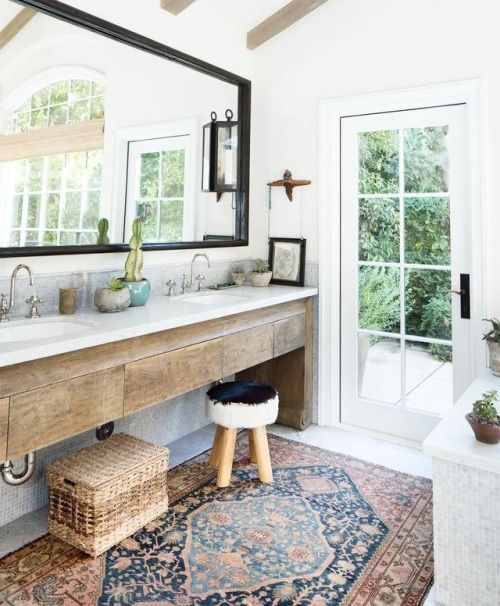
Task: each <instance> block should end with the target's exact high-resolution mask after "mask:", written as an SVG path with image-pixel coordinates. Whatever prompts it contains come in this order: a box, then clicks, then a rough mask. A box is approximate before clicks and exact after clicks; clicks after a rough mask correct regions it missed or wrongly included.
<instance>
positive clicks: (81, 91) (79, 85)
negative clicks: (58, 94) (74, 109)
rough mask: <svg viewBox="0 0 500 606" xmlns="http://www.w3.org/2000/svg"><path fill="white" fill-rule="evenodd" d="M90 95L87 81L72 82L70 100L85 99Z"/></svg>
mask: <svg viewBox="0 0 500 606" xmlns="http://www.w3.org/2000/svg"><path fill="white" fill-rule="evenodd" d="M89 95H90V82H89V81H88V80H72V81H71V92H70V100H71V101H78V100H79V99H86V98H87V97H88V96H89Z"/></svg>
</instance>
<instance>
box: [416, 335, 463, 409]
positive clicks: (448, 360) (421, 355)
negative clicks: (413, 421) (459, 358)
mask: <svg viewBox="0 0 500 606" xmlns="http://www.w3.org/2000/svg"><path fill="white" fill-rule="evenodd" d="M452 406H453V366H452V348H451V347H450V346H448V345H429V344H427V343H410V342H408V343H406V407H407V408H410V409H413V410H420V411H424V412H429V413H433V414H439V415H444V414H446V413H447V412H448V411H449V410H450V408H451V407H452Z"/></svg>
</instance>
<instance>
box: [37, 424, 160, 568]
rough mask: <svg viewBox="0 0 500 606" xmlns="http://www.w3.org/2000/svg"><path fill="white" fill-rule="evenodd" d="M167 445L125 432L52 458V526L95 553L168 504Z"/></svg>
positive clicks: (57, 533) (54, 531) (66, 538)
mask: <svg viewBox="0 0 500 606" xmlns="http://www.w3.org/2000/svg"><path fill="white" fill-rule="evenodd" d="M168 455H169V452H168V449H167V448H161V447H159V446H154V445H153V444H148V443H147V442H143V441H142V440H139V439H137V438H133V437H132V436H128V435H126V434H117V435H115V436H111V438H109V439H108V440H106V441H105V442H99V443H98V444H95V445H94V446H91V447H89V448H84V449H83V450H80V451H79V452H77V453H75V454H73V455H71V456H69V457H66V458H63V459H58V460H57V461H53V462H52V463H51V464H50V465H49V466H48V476H49V503H50V505H49V532H51V533H52V534H53V535H55V536H56V537H58V538H60V539H62V540H63V541H65V542H66V543H69V544H70V545H74V546H75V547H78V548H79V549H81V550H82V551H84V552H85V553H88V554H90V555H91V556H93V557H96V556H98V555H100V554H101V553H104V552H105V551H106V550H107V549H109V548H110V547H111V546H112V545H115V544H116V543H119V542H120V541H122V540H123V539H125V538H126V537H128V536H130V535H131V534H133V533H134V532H136V531H137V530H139V529H140V528H142V527H143V526H144V525H145V524H147V523H148V522H150V521H151V520H154V519H155V518H157V517H158V516H160V515H161V514H162V513H164V512H165V511H166V510H167V509H168V495H167V468H168Z"/></svg>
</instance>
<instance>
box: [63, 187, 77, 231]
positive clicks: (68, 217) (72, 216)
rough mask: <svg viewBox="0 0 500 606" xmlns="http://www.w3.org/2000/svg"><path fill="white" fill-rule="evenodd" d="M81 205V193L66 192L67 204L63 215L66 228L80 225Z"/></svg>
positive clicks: (74, 227)
mask: <svg viewBox="0 0 500 606" xmlns="http://www.w3.org/2000/svg"><path fill="white" fill-rule="evenodd" d="M80 205H81V194H80V193H79V192H68V193H67V194H66V204H65V206H64V210H63V216H62V225H63V227H64V228H65V229H77V228H78V227H80Z"/></svg>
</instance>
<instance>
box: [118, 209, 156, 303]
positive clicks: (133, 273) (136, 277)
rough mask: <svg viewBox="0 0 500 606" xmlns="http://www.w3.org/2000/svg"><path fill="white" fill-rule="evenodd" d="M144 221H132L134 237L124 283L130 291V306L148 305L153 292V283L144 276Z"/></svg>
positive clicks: (130, 244)
mask: <svg viewBox="0 0 500 606" xmlns="http://www.w3.org/2000/svg"><path fill="white" fill-rule="evenodd" d="M142 243H143V240H142V221H141V220H140V219H134V221H133V223H132V237H131V238H130V242H129V246H130V252H129V253H128V256H127V260H126V261H125V277H124V278H123V284H124V286H125V287H126V288H128V290H129V292H130V307H140V306H142V305H146V302H147V300H148V298H149V293H150V292H151V285H150V284H149V282H148V280H146V278H143V277H142V266H143V264H144V260H143V252H142Z"/></svg>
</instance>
